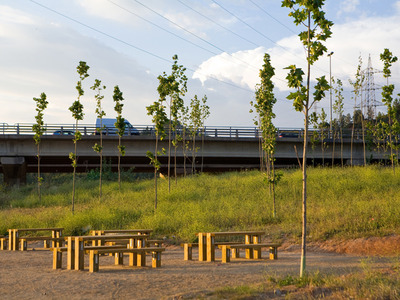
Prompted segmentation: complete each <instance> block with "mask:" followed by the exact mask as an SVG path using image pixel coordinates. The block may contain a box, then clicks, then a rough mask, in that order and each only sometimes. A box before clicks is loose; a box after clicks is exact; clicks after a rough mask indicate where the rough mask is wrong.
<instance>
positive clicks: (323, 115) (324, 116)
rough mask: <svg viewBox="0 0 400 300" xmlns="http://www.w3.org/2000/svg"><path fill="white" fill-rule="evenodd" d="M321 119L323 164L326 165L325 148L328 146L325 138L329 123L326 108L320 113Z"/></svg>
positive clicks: (319, 125)
mask: <svg viewBox="0 0 400 300" xmlns="http://www.w3.org/2000/svg"><path fill="white" fill-rule="evenodd" d="M319 120H320V122H319V124H318V127H319V131H320V134H321V151H322V166H325V150H326V148H327V144H326V141H325V140H326V138H327V137H328V132H329V131H328V128H329V123H328V122H327V114H326V113H325V110H324V109H323V108H322V109H321V113H320V114H319ZM332 164H333V161H332Z"/></svg>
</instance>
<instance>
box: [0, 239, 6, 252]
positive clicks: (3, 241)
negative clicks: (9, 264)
mask: <svg viewBox="0 0 400 300" xmlns="http://www.w3.org/2000/svg"><path fill="white" fill-rule="evenodd" d="M0 250H7V238H5V237H3V238H1V239H0Z"/></svg>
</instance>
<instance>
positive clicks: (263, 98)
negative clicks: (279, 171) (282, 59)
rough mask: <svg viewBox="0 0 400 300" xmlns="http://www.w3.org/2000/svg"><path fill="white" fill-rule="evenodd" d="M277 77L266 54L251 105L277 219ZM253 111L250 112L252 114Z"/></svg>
mask: <svg viewBox="0 0 400 300" xmlns="http://www.w3.org/2000/svg"><path fill="white" fill-rule="evenodd" d="M274 75H275V69H274V67H272V65H271V59H270V56H269V54H268V53H265V54H264V65H263V68H262V69H261V70H260V79H261V83H260V84H258V85H257V86H256V102H255V103H253V102H251V103H250V104H251V105H252V106H253V107H254V109H255V111H256V113H257V116H258V121H257V120H256V121H255V122H254V123H255V125H256V126H258V127H259V128H260V131H261V136H262V138H261V144H262V152H264V153H265V154H266V156H267V157H266V159H265V163H266V169H267V174H266V176H267V181H268V183H269V187H270V192H271V194H272V200H273V202H272V204H273V212H272V214H273V217H274V218H275V217H276V206H275V183H276V178H275V167H274V161H275V157H274V156H275V146H276V132H277V129H276V127H275V126H274V124H273V123H272V121H273V119H274V118H275V114H274V112H273V107H274V104H275V103H276V98H275V95H274V92H273V90H274V84H273V83H272V80H271V78H272V77H273V76H274ZM251 112H252V111H250V113H251Z"/></svg>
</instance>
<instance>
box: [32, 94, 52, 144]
mask: <svg viewBox="0 0 400 300" xmlns="http://www.w3.org/2000/svg"><path fill="white" fill-rule="evenodd" d="M46 98H47V96H46V94H45V93H41V94H40V98H33V100H34V101H35V102H36V111H37V115H36V116H35V119H36V124H34V125H33V126H32V131H33V132H35V135H34V136H33V139H34V140H35V144H36V145H38V144H39V143H40V138H41V136H42V135H43V133H45V132H46V128H45V127H44V122H43V111H44V110H45V109H46V108H47V104H49V102H47V101H46Z"/></svg>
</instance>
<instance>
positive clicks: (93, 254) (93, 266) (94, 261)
mask: <svg viewBox="0 0 400 300" xmlns="http://www.w3.org/2000/svg"><path fill="white" fill-rule="evenodd" d="M98 271H99V254H98V253H97V251H95V250H90V251H89V272H90V273H93V272H98Z"/></svg>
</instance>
